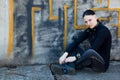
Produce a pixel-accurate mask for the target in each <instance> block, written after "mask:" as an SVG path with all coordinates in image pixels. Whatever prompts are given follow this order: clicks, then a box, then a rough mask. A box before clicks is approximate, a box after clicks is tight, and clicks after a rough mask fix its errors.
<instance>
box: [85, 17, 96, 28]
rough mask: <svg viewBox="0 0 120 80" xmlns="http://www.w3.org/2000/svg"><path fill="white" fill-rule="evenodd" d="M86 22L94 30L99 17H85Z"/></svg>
mask: <svg viewBox="0 0 120 80" xmlns="http://www.w3.org/2000/svg"><path fill="white" fill-rule="evenodd" d="M84 22H85V25H87V26H88V27H89V28H94V27H95V26H96V25H97V17H96V15H85V16H84Z"/></svg>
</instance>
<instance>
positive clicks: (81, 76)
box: [56, 62, 120, 80]
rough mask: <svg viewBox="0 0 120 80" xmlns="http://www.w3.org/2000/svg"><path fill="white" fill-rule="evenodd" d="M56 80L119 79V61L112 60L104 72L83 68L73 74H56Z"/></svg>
mask: <svg viewBox="0 0 120 80" xmlns="http://www.w3.org/2000/svg"><path fill="white" fill-rule="evenodd" d="M56 78H57V80H120V62H112V63H111V64H110V68H109V69H108V71H107V72H105V73H97V72H93V71H92V70H91V69H88V68H86V69H83V70H81V71H78V72H77V73H76V74H75V75H61V76H60V75H56Z"/></svg>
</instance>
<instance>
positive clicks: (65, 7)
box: [7, 0, 120, 57]
mask: <svg viewBox="0 0 120 80" xmlns="http://www.w3.org/2000/svg"><path fill="white" fill-rule="evenodd" d="M58 1H59V0H57V1H56V0H48V9H49V20H50V21H56V20H59V16H58V15H59V13H58V14H54V9H53V6H54V5H56V4H53V2H54V3H55V2H58ZM78 1H79V0H73V1H72V2H73V7H72V8H73V16H74V18H73V27H74V29H76V30H77V29H83V28H86V27H85V25H84V24H83V23H81V24H78V22H79V21H78V18H77V15H78V12H79V11H78V10H79V9H80V7H79V6H78ZM86 1H87V0H83V3H85V2H86ZM106 1H107V4H106V5H105V8H103V7H97V8H91V9H92V10H95V11H109V12H111V11H116V12H117V13H118V16H117V18H118V23H117V24H116V23H115V24H111V25H112V26H118V37H120V8H110V0H106ZM42 2H44V1H42ZM96 2H97V3H98V4H101V5H102V4H103V3H104V0H96ZM27 7H29V12H30V13H28V14H29V16H30V19H29V20H30V21H29V22H28V23H29V25H28V26H31V29H30V31H29V33H30V34H29V36H31V40H30V44H29V49H30V52H32V56H33V55H34V38H35V34H34V27H35V26H34V25H35V24H34V22H35V20H34V17H35V15H34V13H35V11H41V10H42V8H43V6H41V5H33V0H30V4H28V5H27ZM62 7H63V11H64V38H63V39H64V40H63V41H64V42H63V43H64V49H65V48H66V44H67V36H68V35H67V33H68V30H67V28H68V10H69V8H71V5H69V4H63V5H62ZM78 7H79V8H78ZM13 8H14V0H9V14H10V17H9V21H10V23H9V42H8V50H7V52H8V57H9V56H11V55H12V50H13V34H14V28H13V26H14V20H13V19H14V16H13V13H14V10H13ZM55 9H56V8H55ZM57 9H59V8H57ZM57 11H58V10H57ZM99 19H100V20H103V21H104V20H109V21H110V20H112V19H113V18H112V17H111V16H108V17H102V18H99Z"/></svg>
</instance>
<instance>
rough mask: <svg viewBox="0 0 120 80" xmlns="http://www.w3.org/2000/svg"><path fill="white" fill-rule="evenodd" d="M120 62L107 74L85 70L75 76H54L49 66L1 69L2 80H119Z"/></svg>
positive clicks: (0, 76) (0, 78) (0, 79)
mask: <svg viewBox="0 0 120 80" xmlns="http://www.w3.org/2000/svg"><path fill="white" fill-rule="evenodd" d="M119 79H120V62H117V61H113V62H111V63H110V67H109V69H108V71H107V72H105V73H97V72H93V71H92V70H91V69H88V68H85V69H83V70H81V71H76V74H74V75H69V74H67V75H56V74H55V75H53V74H52V72H51V70H50V68H49V65H43V64H41V65H39V64H37V65H27V66H17V67H13V68H10V67H0V80H119Z"/></svg>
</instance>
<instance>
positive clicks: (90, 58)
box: [51, 10, 111, 74]
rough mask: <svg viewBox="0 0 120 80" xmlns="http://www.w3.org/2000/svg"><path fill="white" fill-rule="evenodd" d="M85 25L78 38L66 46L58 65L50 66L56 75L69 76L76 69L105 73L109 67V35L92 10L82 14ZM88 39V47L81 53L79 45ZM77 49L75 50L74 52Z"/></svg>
mask: <svg viewBox="0 0 120 80" xmlns="http://www.w3.org/2000/svg"><path fill="white" fill-rule="evenodd" d="M83 19H84V22H85V25H86V26H88V28H87V29H86V30H84V32H83V33H81V34H79V37H78V38H74V37H73V41H72V42H71V43H69V44H68V45H67V48H66V50H65V52H64V54H63V55H62V56H61V57H60V58H59V65H51V70H52V71H53V72H54V73H56V74H67V73H68V74H69V73H73V72H75V70H77V69H82V68H84V67H89V68H91V69H92V70H94V71H97V72H105V71H106V70H107V69H108V67H109V59H110V49H111V33H110V31H109V29H108V28H107V27H106V26H104V25H103V24H102V23H100V22H99V20H98V18H97V16H96V14H95V12H94V11H92V10H86V11H85V12H84V13H83ZM86 39H88V40H89V43H90V47H89V48H88V49H87V50H86V51H83V50H82V48H80V47H79V44H80V43H82V42H83V41H84V40H86ZM76 49H77V50H76Z"/></svg>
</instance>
